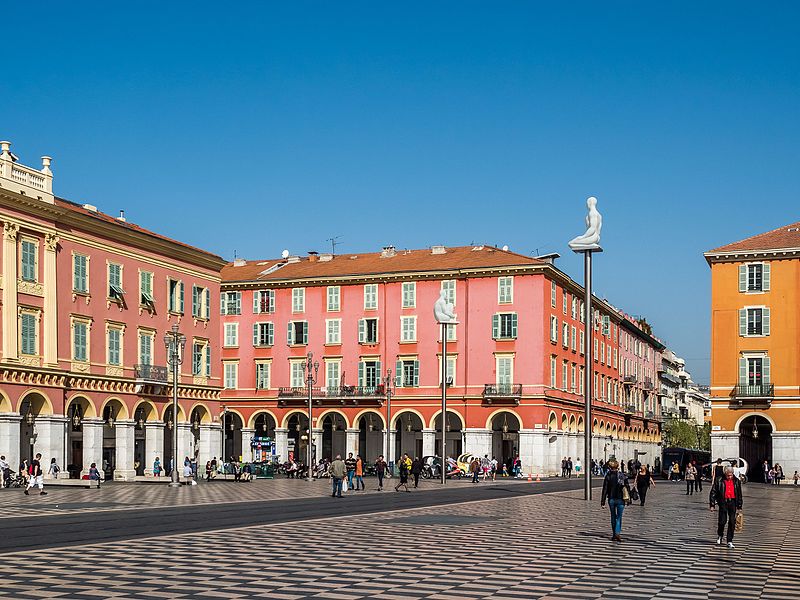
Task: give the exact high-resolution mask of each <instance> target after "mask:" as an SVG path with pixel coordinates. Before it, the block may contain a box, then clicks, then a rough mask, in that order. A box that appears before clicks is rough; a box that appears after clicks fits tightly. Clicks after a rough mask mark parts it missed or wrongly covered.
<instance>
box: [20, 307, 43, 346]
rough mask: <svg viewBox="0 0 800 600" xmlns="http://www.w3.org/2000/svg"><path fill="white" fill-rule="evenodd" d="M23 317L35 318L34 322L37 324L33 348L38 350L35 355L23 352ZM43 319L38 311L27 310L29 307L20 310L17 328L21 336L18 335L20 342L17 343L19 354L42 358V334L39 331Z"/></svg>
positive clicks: (34, 331)
mask: <svg viewBox="0 0 800 600" xmlns="http://www.w3.org/2000/svg"><path fill="white" fill-rule="evenodd" d="M23 316H30V317H33V319H34V321H35V322H36V325H35V327H34V329H33V347H34V349H35V350H36V352H35V353H33V354H30V353H26V352H23V351H22V347H23V346H22V318H23ZM41 319H42V313H41V311H40V310H38V309H34V308H27V307H26V308H21V309H20V311H19V316H18V317H17V327H18V329H19V334H18V335H19V339H18V342H17V343H18V346H17V347H18V348H19V353H20V354H21V355H23V356H41V347H40V336H41V332H40V331H39V329H40V327H41Z"/></svg>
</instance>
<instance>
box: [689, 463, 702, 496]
mask: <svg viewBox="0 0 800 600" xmlns="http://www.w3.org/2000/svg"><path fill="white" fill-rule="evenodd" d="M692 464H693V465H694V466H695V469H697V473H696V474H695V477H694V491H695V492H702V491H703V465H698V464H697V463H696V462H695V461H692Z"/></svg>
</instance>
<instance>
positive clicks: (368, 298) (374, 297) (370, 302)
mask: <svg viewBox="0 0 800 600" xmlns="http://www.w3.org/2000/svg"><path fill="white" fill-rule="evenodd" d="M377 308H378V284H377V283H367V284H365V285H364V310H377Z"/></svg>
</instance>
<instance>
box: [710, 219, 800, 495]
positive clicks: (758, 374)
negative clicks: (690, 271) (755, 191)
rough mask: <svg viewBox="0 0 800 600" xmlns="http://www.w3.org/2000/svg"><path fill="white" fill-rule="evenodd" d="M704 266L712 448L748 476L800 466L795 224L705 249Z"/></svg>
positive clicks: (799, 272)
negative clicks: (707, 273)
mask: <svg viewBox="0 0 800 600" xmlns="http://www.w3.org/2000/svg"><path fill="white" fill-rule="evenodd" d="M705 257H706V260H707V261H708V264H709V266H710V267H711V402H712V410H711V423H712V432H711V449H712V454H713V456H714V458H715V459H716V458H717V457H719V458H727V457H736V456H741V457H742V458H744V459H745V460H747V461H748V463H749V464H750V472H749V474H748V476H749V478H750V479H751V480H753V481H763V480H764V472H763V468H762V464H763V463H764V461H767V462H768V463H769V465H770V466H772V465H773V464H776V463H779V464H780V465H781V466H782V467H783V471H784V475H785V476H786V478H787V479H790V478H791V476H792V474H793V473H794V471H795V470H800V352H798V351H799V350H800V337H798V334H799V333H800V320H799V319H798V317H799V316H800V309H799V308H798V307H800V223H794V224H792V225H788V226H786V227H781V228H779V229H775V230H774V231H769V232H767V233H762V234H760V235H756V236H754V237H751V238H747V239H745V240H742V241H740V242H735V243H732V244H728V245H726V246H722V247H721V248H717V249H715V250H711V251H709V252H706V253H705Z"/></svg>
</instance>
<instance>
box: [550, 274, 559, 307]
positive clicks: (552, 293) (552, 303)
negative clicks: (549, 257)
mask: <svg viewBox="0 0 800 600" xmlns="http://www.w3.org/2000/svg"><path fill="white" fill-rule="evenodd" d="M557 291H558V286H557V285H556V282H555V281H551V282H550V306H551V307H553V308H555V307H556V293H557Z"/></svg>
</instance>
